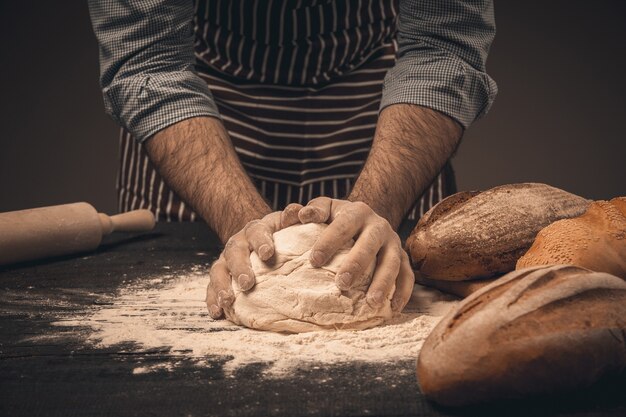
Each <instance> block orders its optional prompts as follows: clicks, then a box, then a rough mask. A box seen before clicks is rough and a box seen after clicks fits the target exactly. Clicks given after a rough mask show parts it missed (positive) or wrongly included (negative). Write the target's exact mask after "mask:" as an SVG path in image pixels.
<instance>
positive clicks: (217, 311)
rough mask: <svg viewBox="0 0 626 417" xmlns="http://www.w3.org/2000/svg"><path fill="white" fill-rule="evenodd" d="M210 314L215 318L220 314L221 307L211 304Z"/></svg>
mask: <svg viewBox="0 0 626 417" xmlns="http://www.w3.org/2000/svg"><path fill="white" fill-rule="evenodd" d="M209 314H210V315H211V317H213V318H214V319H216V318H218V317H219V316H220V308H219V307H218V306H216V305H215V304H211V305H210V306H209Z"/></svg>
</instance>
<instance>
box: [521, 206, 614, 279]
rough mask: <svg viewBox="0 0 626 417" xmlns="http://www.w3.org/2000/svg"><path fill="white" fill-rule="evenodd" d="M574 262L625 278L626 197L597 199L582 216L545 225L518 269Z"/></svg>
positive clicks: (522, 258) (574, 263) (573, 263)
mask: <svg viewBox="0 0 626 417" xmlns="http://www.w3.org/2000/svg"><path fill="white" fill-rule="evenodd" d="M552 264H572V265H577V266H582V267H584V268H588V269H591V270H593V271H599V272H608V273H609V274H613V275H617V276H618V277H621V278H624V279H626V197H619V198H614V199H613V200H611V201H595V202H593V203H592V204H591V205H590V206H589V209H588V210H587V211H586V212H585V214H583V215H582V216H579V217H576V218H573V219H565V220H559V221H557V222H554V223H552V224H551V225H549V226H547V227H545V228H544V229H542V230H541V231H540V232H539V234H537V238H536V239H535V242H534V243H533V245H532V246H531V248H530V249H529V250H528V252H526V254H525V255H524V256H522V257H521V258H520V259H519V260H518V261H517V266H516V268H517V269H522V268H527V267H529V266H535V265H552Z"/></svg>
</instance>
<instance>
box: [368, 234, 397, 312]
mask: <svg viewBox="0 0 626 417" xmlns="http://www.w3.org/2000/svg"><path fill="white" fill-rule="evenodd" d="M396 237H397V236H396ZM401 251H402V249H401V248H400V239H399V238H398V239H397V241H396V239H394V241H393V243H392V242H390V243H388V244H386V245H385V246H383V247H382V249H381V251H380V252H379V254H378V264H377V265H376V270H375V271H374V277H373V278H372V283H371V284H370V287H369V289H368V290H367V296H366V300H367V303H368V304H369V305H370V306H371V307H374V308H378V307H380V306H382V305H383V302H384V301H385V298H387V297H388V296H389V294H390V293H391V291H392V288H393V285H394V284H395V282H396V277H397V276H398V272H400V264H401V260H402V255H401Z"/></svg>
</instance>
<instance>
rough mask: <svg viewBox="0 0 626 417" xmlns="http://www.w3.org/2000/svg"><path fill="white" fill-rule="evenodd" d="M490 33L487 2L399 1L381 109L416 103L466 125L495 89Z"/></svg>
mask: <svg viewBox="0 0 626 417" xmlns="http://www.w3.org/2000/svg"><path fill="white" fill-rule="evenodd" d="M494 36H495V19H494V12H493V2H492V1H490V0H400V13H399V25H398V60H397V62H396V65H395V66H394V67H393V68H392V69H391V70H390V71H389V72H388V73H387V76H386V77H385V83H384V88H383V98H382V102H381V107H380V108H381V110H382V109H384V108H385V107H387V106H389V105H392V104H397V103H409V104H417V105H420V106H425V107H429V108H432V109H434V110H437V111H439V112H441V113H443V114H446V115H448V116H449V117H451V118H453V119H455V120H456V121H457V122H459V123H460V124H461V125H462V126H463V127H464V128H467V127H469V125H470V124H471V123H472V122H473V121H475V120H476V119H478V118H479V117H481V116H482V115H484V114H485V113H486V112H487V111H488V110H489V107H490V106H491V104H492V103H493V100H494V98H495V96H496V93H497V86H496V83H495V82H494V81H493V80H492V79H491V78H490V77H489V76H488V75H487V73H486V68H485V66H486V61H487V54H488V52H489V47H490V45H491V42H492V41H493V38H494Z"/></svg>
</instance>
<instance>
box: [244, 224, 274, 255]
mask: <svg viewBox="0 0 626 417" xmlns="http://www.w3.org/2000/svg"><path fill="white" fill-rule="evenodd" d="M272 233H273V232H272V229H271V228H270V226H269V225H268V224H267V223H265V222H263V221H261V220H257V221H254V222H250V223H249V224H248V226H247V227H246V229H245V236H246V240H247V241H248V243H249V245H250V246H251V247H252V250H254V251H255V252H256V254H257V255H259V258H261V260H262V261H267V260H268V259H269V258H271V257H272V255H274V240H273V238H272ZM248 256H250V253H249V252H248Z"/></svg>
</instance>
